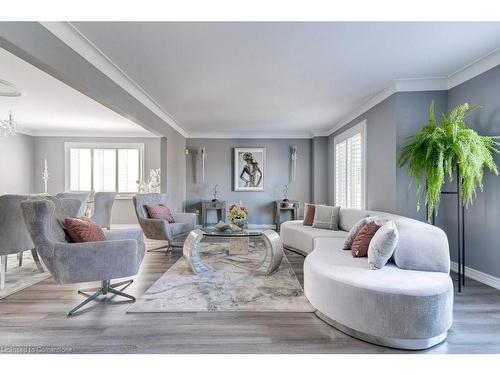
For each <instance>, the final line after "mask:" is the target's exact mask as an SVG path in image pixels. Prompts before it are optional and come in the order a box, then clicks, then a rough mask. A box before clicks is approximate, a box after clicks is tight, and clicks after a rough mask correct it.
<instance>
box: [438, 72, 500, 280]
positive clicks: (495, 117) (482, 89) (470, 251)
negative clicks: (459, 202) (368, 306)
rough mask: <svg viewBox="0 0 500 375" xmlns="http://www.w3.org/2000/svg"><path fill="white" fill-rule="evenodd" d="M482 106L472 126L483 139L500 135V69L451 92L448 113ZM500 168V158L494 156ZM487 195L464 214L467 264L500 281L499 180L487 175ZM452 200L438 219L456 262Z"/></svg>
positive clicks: (453, 206) (444, 207)
mask: <svg viewBox="0 0 500 375" xmlns="http://www.w3.org/2000/svg"><path fill="white" fill-rule="evenodd" d="M465 102H467V103H469V104H473V105H481V106H482V108H481V109H479V110H477V111H476V112H474V113H473V114H472V115H471V117H470V118H469V125H470V126H471V127H472V128H474V129H475V130H476V131H478V132H479V133H480V134H484V135H500V66H497V67H495V68H493V69H491V70H489V71H487V72H485V73H483V74H481V75H479V76H477V77H475V78H473V79H471V80H469V81H467V82H464V83H462V84H461V85H459V86H456V87H454V88H453V89H451V90H449V91H448V110H451V109H453V107H455V106H457V105H459V104H462V103H465ZM495 161H496V163H497V165H498V166H499V167H500V155H495ZM483 182H484V191H483V192H480V191H478V192H477V198H476V199H475V200H474V203H473V204H472V205H471V206H470V207H469V208H468V209H467V210H466V211H465V238H466V264H467V266H469V267H471V268H474V269H476V270H478V271H481V272H485V273H487V274H490V275H493V276H496V277H500V260H499V255H500V252H499V250H500V247H499V236H498V230H499V228H500V177H498V176H496V175H494V174H492V173H490V172H485V175H484V180H483ZM455 207H456V206H455V202H454V201H453V198H451V197H450V198H448V199H446V198H445V200H444V202H443V205H442V206H441V208H440V210H441V212H440V213H439V217H438V218H439V219H440V222H439V223H441V224H442V225H443V228H445V230H446V232H447V234H448V238H449V240H450V245H451V249H452V252H451V255H452V259H453V260H456V246H457V240H456V216H457V215H456V212H455V210H456V208H455Z"/></svg>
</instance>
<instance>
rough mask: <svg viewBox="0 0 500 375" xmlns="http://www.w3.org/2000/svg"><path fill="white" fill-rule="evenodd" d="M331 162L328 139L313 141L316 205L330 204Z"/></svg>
mask: <svg viewBox="0 0 500 375" xmlns="http://www.w3.org/2000/svg"><path fill="white" fill-rule="evenodd" d="M329 167H330V161H329V158H328V137H314V138H313V139H312V159H311V169H312V179H311V182H312V197H311V202H312V203H316V204H327V203H328V173H329Z"/></svg>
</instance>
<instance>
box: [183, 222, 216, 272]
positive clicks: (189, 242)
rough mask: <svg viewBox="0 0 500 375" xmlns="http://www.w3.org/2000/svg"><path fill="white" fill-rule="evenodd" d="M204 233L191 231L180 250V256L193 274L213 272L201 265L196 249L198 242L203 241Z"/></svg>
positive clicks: (196, 230) (208, 267)
mask: <svg viewBox="0 0 500 375" xmlns="http://www.w3.org/2000/svg"><path fill="white" fill-rule="evenodd" d="M203 235H204V232H203V231H202V230H200V229H195V230H192V231H191V232H190V233H189V234H188V236H187V238H186V241H184V247H183V248H182V255H184V258H186V261H187V262H188V264H189V265H190V266H191V269H192V270H193V272H194V273H202V272H207V271H213V268H212V267H210V266H207V265H205V264H203V263H202V261H201V259H200V255H199V254H198V248H199V246H200V242H201V240H202V239H203Z"/></svg>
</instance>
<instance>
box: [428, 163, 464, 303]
mask: <svg viewBox="0 0 500 375" xmlns="http://www.w3.org/2000/svg"><path fill="white" fill-rule="evenodd" d="M460 188H461V186H460V170H459V168H458V167H457V190H456V191H441V194H443V195H456V197H457V261H458V270H457V271H458V272H457V273H458V292H459V293H460V292H461V291H462V286H465V208H464V206H463V204H462V196H461V189H460ZM427 213H428V211H427V207H426V214H427ZM432 225H436V215H435V214H434V212H433V213H432Z"/></svg>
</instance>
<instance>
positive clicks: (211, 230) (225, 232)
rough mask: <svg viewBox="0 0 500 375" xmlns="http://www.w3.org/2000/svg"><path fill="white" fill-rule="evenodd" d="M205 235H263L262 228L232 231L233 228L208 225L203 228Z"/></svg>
mask: <svg viewBox="0 0 500 375" xmlns="http://www.w3.org/2000/svg"><path fill="white" fill-rule="evenodd" d="M201 230H202V231H203V233H204V234H205V236H215V237H217V236H218V237H256V236H262V230H258V229H254V230H248V229H242V230H239V231H232V230H231V229H227V230H218V229H216V228H214V227H206V228H201Z"/></svg>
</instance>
